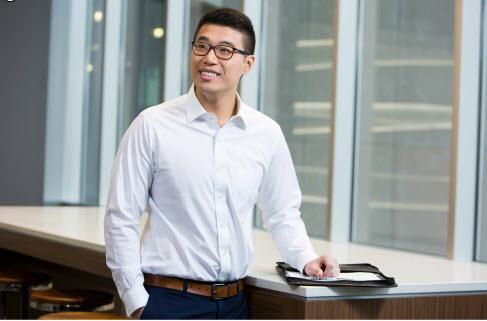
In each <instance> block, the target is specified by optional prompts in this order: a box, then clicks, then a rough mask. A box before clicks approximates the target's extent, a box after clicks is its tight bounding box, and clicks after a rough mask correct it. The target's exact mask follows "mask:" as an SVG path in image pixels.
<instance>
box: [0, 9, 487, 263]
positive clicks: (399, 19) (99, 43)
mask: <svg viewBox="0 0 487 321" xmlns="http://www.w3.org/2000/svg"><path fill="white" fill-rule="evenodd" d="M222 6H225V7H232V8H236V9H240V10H242V11H244V12H245V13H246V14H247V15H248V16H249V17H250V18H251V19H252V21H253V23H254V26H255V29H256V33H257V51H256V55H257V61H258V63H257V65H256V68H255V69H254V70H253V71H252V73H251V74H250V75H248V76H246V77H244V79H243V81H242V83H241V85H240V90H239V91H240V94H241V96H242V98H243V100H244V101H245V102H246V103H247V104H249V105H251V106H253V107H255V108H257V109H258V110H260V111H262V112H263V113H265V114H267V115H269V116H270V117H272V118H274V119H275V120H276V121H277V122H278V123H279V124H280V125H281V127H282V129H283V131H284V133H285V136H286V139H287V142H288V144H289V147H290V149H291V153H292V156H293V160H294V163H295V167H296V172H297V174H298V178H299V182H300V186H301V189H302V193H303V203H302V207H301V210H302V217H303V220H304V221H305V223H306V227H307V229H308V232H309V234H310V235H311V236H312V237H315V238H321V239H327V240H332V241H345V242H346V241H352V242H359V243H366V244H371V245H376V246H383V247H391V248H396V249H401V250H408V251H418V252H423V253H429V254H433V255H438V256H443V257H449V258H452V259H455V258H456V257H463V258H465V257H466V258H467V259H470V260H475V261H483V262H487V236H486V235H487V178H486V175H485V172H486V170H487V133H486V127H487V113H486V102H485V101H486V100H485V97H486V93H487V91H486V86H485V80H486V79H487V72H486V67H485V61H486V59H485V58H486V57H487V56H486V51H487V41H485V40H486V36H485V34H486V32H487V24H486V22H485V11H486V8H485V7H486V1H485V0H472V1H460V0H355V1H351V0H350V1H349V0H346V1H345V0H342V1H340V0H300V1H297V0H179V1H177V0H86V1H75V0H15V1H6V0H1V1H0V58H1V59H0V205H70V206H73V205H76V206H104V204H105V201H106V196H107V191H108V183H109V176H110V168H111V162H112V160H113V157H114V155H115V152H116V148H117V146H118V143H119V141H120V138H121V136H122V135H123V133H124V131H125V130H126V128H127V127H128V126H129V125H130V123H131V122H132V120H133V119H134V118H135V117H136V115H137V114H138V113H139V112H140V111H142V110H143V109H145V108H147V107H149V106H152V105H156V104H159V103H161V102H163V101H165V100H168V99H170V98H173V97H176V96H178V95H181V94H184V93H186V92H187V90H188V89H189V87H190V86H191V79H190V77H189V73H188V70H187V65H188V58H189V55H190V42H191V40H192V36H193V32H194V28H195V26H196V24H197V22H198V20H199V19H200V18H201V17H202V15H203V14H204V13H205V12H206V11H207V10H209V9H211V8H216V7H222ZM470 6H471V7H470ZM255 226H256V228H261V220H260V216H259V213H258V211H256V215H255ZM459 242H460V243H462V244H464V245H462V246H461V247H460V250H456V252H455V253H457V254H452V253H453V252H452V247H453V244H457V243H459ZM458 253H460V254H458Z"/></svg>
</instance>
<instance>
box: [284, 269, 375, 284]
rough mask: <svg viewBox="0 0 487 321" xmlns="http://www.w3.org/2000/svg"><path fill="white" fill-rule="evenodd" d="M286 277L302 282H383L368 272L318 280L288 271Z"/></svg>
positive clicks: (341, 274)
mask: <svg viewBox="0 0 487 321" xmlns="http://www.w3.org/2000/svg"><path fill="white" fill-rule="evenodd" d="M286 276H288V277H292V278H298V279H302V280H313V281H318V282H320V281H323V282H330V281H344V280H345V281H379V280H382V279H381V278H380V277H379V276H378V275H377V274H375V273H368V272H351V273H340V274H339V275H338V276H337V277H331V278H325V279H318V278H317V277H315V276H306V275H303V274H301V273H299V272H290V271H286Z"/></svg>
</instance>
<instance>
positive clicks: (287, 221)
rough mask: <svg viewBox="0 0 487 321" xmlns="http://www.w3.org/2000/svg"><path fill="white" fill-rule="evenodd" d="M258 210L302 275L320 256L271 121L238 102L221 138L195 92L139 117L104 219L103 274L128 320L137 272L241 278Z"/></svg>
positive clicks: (141, 298)
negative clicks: (107, 273) (106, 271)
mask: <svg viewBox="0 0 487 321" xmlns="http://www.w3.org/2000/svg"><path fill="white" fill-rule="evenodd" d="M237 97H238V95H237ZM255 204H257V206H258V207H259V208H260V209H261V210H262V213H263V221H264V227H265V228H266V229H267V230H268V231H269V232H270V233H271V235H272V238H273V240H274V241H275V242H276V244H277V246H278V248H279V250H280V252H281V254H282V256H283V258H284V260H285V261H286V262H288V263H289V264H290V265H291V266H294V267H296V268H297V269H298V270H300V271H302V270H303V268H304V266H305V264H306V263H307V262H309V261H310V260H313V259H315V258H316V257H317V256H318V255H317V254H316V252H315V251H314V250H313V248H312V246H311V243H310V241H309V238H308V236H307V233H306V229H305V226H304V223H303V221H302V220H301V218H300V211H299V207H300V205H301V191H300V189H299V185H298V180H297V177H296V172H295V170H294V166H293V163H292V159H291V155H290V153H289V149H288V147H287V144H286V141H285V139H284V135H283V133H282V131H281V128H280V126H279V125H278V124H277V123H276V122H275V121H274V120H272V119H271V118H269V117H267V116H266V115H264V114H262V113H260V112H259V111H256V110H254V109H252V108H250V107H248V106H246V105H245V104H244V103H242V102H241V101H240V98H239V97H238V112H237V114H236V115H235V116H233V117H231V119H230V120H229V121H228V122H227V123H226V124H225V125H224V126H222V127H221V128H220V127H219V126H218V124H217V118H216V116H215V115H214V114H210V113H207V112H206V111H205V109H204V108H203V107H202V106H201V104H200V103H199V101H198V99H197V98H196V96H195V94H194V89H193V88H191V89H190V91H189V92H188V94H186V95H183V96H180V97H178V98H176V99H173V100H170V101H168V102H165V103H163V104H160V105H157V106H154V107H151V108H148V109H146V110H144V111H143V112H141V113H140V115H139V116H138V117H137V118H136V119H135V120H134V122H133V123H132V124H131V125H130V127H129V128H128V130H127V131H126V133H125V135H124V136H123V139H122V141H121V143H120V146H119V149H118V152H117V155H116V158H115V160H114V163H113V168H112V173H111V181H110V192H109V197H108V203H107V211H106V216H105V242H106V252H107V265H108V267H109V268H110V269H111V271H112V274H113V279H114V281H115V284H116V286H117V289H118V291H119V294H120V297H121V299H122V301H123V302H124V304H125V308H126V311H127V314H128V315H130V314H131V313H132V312H133V311H134V310H136V309H137V308H139V307H141V306H144V305H145V304H146V302H147V299H148V294H147V292H146V290H145V289H144V287H143V282H144V278H143V274H142V273H143V272H146V273H151V274H159V275H166V276H175V277H179V278H185V279H192V280H202V281H230V280H237V279H241V278H243V277H245V276H247V275H248V274H249V272H250V269H251V264H252V260H253V256H254V249H253V244H252V219H253V215H252V214H253V209H254V206H255ZM146 209H148V212H149V218H148V221H147V224H146V226H145V228H144V230H143V232H142V235H141V237H139V220H140V216H141V215H142V214H143V213H144V211H145V210H146Z"/></svg>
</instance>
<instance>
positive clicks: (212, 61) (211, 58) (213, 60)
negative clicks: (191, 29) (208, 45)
mask: <svg viewBox="0 0 487 321" xmlns="http://www.w3.org/2000/svg"><path fill="white" fill-rule="evenodd" d="M203 62H204V63H205V64H208V65H216V64H217V63H218V57H217V56H216V54H215V50H214V49H210V51H209V52H208V53H207V54H206V56H204V57H203Z"/></svg>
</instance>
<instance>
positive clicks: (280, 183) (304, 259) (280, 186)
mask: <svg viewBox="0 0 487 321" xmlns="http://www.w3.org/2000/svg"><path fill="white" fill-rule="evenodd" d="M301 199H302V196H301V190H300V189H299V183H298V178H297V176H296V171H295V169H294V165H293V161H292V158H291V154H290V152H289V148H288V146H287V144H286V140H285V138H284V135H283V134H282V131H281V130H280V129H279V135H278V137H277V142H276V148H275V152H274V155H273V157H272V159H271V161H270V163H269V166H268V169H267V171H266V174H265V176H264V178H263V181H262V183H261V186H260V188H259V196H258V200H257V206H258V207H259V208H260V210H261V211H262V219H263V221H264V228H265V229H266V230H267V231H269V232H270V234H271V236H272V239H273V240H274V242H275V243H276V245H277V247H278V249H279V251H280V253H281V255H282V256H283V258H284V260H285V261H286V262H287V263H288V264H289V265H291V266H292V267H294V268H296V269H298V270H299V271H301V272H302V271H303V270H304V266H305V265H306V263H308V262H309V261H311V260H313V259H315V258H317V257H318V255H317V254H316V252H315V251H314V249H313V246H312V245H311V242H310V239H309V237H308V234H307V232H306V227H305V226H304V222H303V220H302V219H301V212H300V210H299V208H300V206H301Z"/></svg>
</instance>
